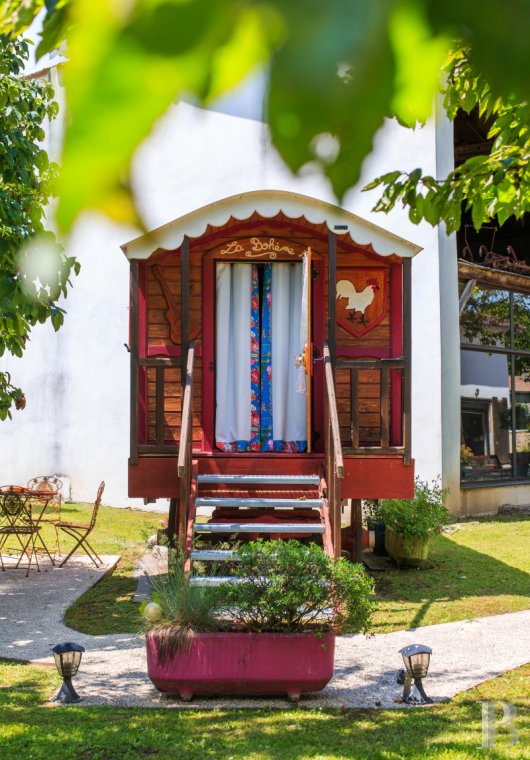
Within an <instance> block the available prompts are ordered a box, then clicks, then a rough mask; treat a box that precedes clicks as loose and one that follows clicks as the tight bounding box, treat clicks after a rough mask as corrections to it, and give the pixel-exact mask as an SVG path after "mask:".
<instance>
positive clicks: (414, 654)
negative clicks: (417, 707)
mask: <svg viewBox="0 0 530 760" xmlns="http://www.w3.org/2000/svg"><path fill="white" fill-rule="evenodd" d="M399 652H400V654H401V656H402V657H403V662H404V663H405V670H404V671H400V675H399V676H398V683H400V684H403V701H404V702H408V703H409V704H431V703H432V699H430V698H429V697H428V696H427V695H426V694H425V691H424V689H423V684H422V679H423V678H425V676H426V675H427V672H428V670H429V662H430V659H431V654H432V649H431V648H430V647H426V646H424V645H423V644H411V645H410V646H407V647H403V649H400V650H399ZM412 681H414V688H412Z"/></svg>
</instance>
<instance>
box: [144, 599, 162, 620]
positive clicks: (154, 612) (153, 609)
mask: <svg viewBox="0 0 530 760" xmlns="http://www.w3.org/2000/svg"><path fill="white" fill-rule="evenodd" d="M161 617H162V607H161V606H160V605H159V604H157V603H156V602H149V604H147V605H146V607H145V609H144V618H145V619H146V620H149V622H150V623H156V621H157V620H160V618H161Z"/></svg>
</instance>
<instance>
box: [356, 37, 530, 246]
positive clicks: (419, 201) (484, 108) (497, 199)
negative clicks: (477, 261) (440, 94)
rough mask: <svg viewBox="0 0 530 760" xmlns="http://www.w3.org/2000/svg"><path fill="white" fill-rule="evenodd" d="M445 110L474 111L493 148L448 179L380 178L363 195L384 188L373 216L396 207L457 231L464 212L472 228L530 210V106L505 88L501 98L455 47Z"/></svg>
mask: <svg viewBox="0 0 530 760" xmlns="http://www.w3.org/2000/svg"><path fill="white" fill-rule="evenodd" d="M444 72H445V76H446V85H445V87H444V108H445V110H446V113H447V115H448V117H449V118H450V119H451V120H453V119H454V118H455V117H456V115H457V113H458V111H459V110H460V109H461V110H462V111H465V113H467V114H469V113H471V111H473V109H477V110H478V113H479V114H480V116H481V118H482V120H483V121H484V123H485V124H487V125H489V132H488V139H489V140H491V141H492V144H491V148H490V149H489V150H488V151H487V152H486V153H485V155H478V156H473V157H471V158H468V159H467V160H466V161H464V162H463V163H461V164H460V165H459V166H457V167H456V168H455V169H454V171H452V172H450V173H449V175H448V176H447V177H446V178H437V177H432V176H430V175H428V174H424V172H423V170H422V169H421V168H417V169H414V170H413V171H411V172H405V171H400V170H395V171H392V172H388V173H387V174H384V175H382V176H381V177H378V178H377V179H375V180H374V181H373V182H371V183H370V184H369V185H367V186H366V187H365V188H364V190H373V189H375V188H378V187H382V188H383V194H382V197H381V199H380V200H379V201H378V202H377V204H376V205H375V208H374V210H375V211H383V212H385V213H387V212H388V211H390V210H391V209H392V208H394V207H395V206H397V205H398V204H402V205H403V206H406V207H408V209H409V217H410V220H411V221H412V222H413V223H414V224H418V223H419V222H421V221H422V220H425V221H427V222H429V223H430V224H431V225H433V226H434V225H437V224H439V223H440V222H445V226H446V229H447V232H448V233H451V232H456V231H457V230H458V229H459V228H460V226H461V223H462V213H463V211H466V210H467V211H470V212H471V218H472V221H473V225H474V227H475V229H476V230H477V231H478V230H479V229H480V227H481V226H482V225H483V224H485V223H487V222H489V221H491V220H492V219H496V220H497V222H498V224H499V225H500V226H502V225H503V224H504V222H505V221H506V220H507V219H508V218H509V217H510V216H514V217H515V218H516V219H520V218H521V217H522V215H523V214H525V213H526V212H528V211H530V107H529V105H528V100H527V99H524V100H523V99H521V97H520V95H519V96H517V95H514V94H513V90H512V88H511V87H510V86H509V83H508V82H507V83H506V87H505V88H504V90H503V91H502V92H501V94H500V95H499V92H498V91H496V90H494V89H493V88H492V87H491V83H490V81H488V79H487V78H486V77H485V76H484V72H483V71H481V70H480V68H477V66H476V65H475V63H474V61H473V54H472V51H471V49H469V48H457V49H456V50H455V51H454V52H453V54H452V55H451V56H450V57H449V59H448V62H447V64H446V66H445V69H444Z"/></svg>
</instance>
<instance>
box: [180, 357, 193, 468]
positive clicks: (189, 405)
mask: <svg viewBox="0 0 530 760" xmlns="http://www.w3.org/2000/svg"><path fill="white" fill-rule="evenodd" d="M194 360H195V344H194V343H190V347H189V349H188V356H187V360H186V384H185V386H184V395H183V399H182V417H181V423H180V424H181V428H180V446H179V456H178V463H177V474H178V476H179V478H183V477H184V476H185V475H186V469H187V467H186V465H187V464H188V461H189V460H191V448H192V439H193V435H192V421H193V399H192V389H193V364H194Z"/></svg>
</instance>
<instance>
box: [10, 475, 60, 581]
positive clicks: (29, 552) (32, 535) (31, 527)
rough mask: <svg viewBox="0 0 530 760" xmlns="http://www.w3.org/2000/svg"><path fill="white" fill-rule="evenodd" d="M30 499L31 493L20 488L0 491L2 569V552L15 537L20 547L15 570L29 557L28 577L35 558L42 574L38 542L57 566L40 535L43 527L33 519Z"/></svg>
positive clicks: (38, 569)
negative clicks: (24, 558) (10, 539)
mask: <svg viewBox="0 0 530 760" xmlns="http://www.w3.org/2000/svg"><path fill="white" fill-rule="evenodd" d="M30 499H31V492H29V491H27V490H26V489H24V488H21V487H19V486H7V487H5V486H4V487H2V488H1V489H0V567H1V568H2V570H5V566H4V560H3V558H2V553H1V552H2V549H3V548H4V546H5V544H6V542H7V541H8V540H9V538H10V537H11V536H14V537H16V539H17V541H18V543H19V546H20V556H19V558H18V562H17V564H16V565H15V569H17V568H18V567H19V565H20V563H21V562H22V559H23V557H24V556H25V557H27V560H28V568H27V571H26V577H27V576H28V575H29V571H30V568H31V563H32V560H33V558H35V564H36V566H37V571H39V572H40V567H39V558H38V555H37V541H38V542H39V543H40V547H39V548H42V549H44V551H45V553H46V554H47V555H48V558H49V559H50V561H51V563H52V565H54V564H55V562H54V560H53V557H52V556H51V554H50V552H49V551H48V548H47V546H46V544H45V543H44V541H43V539H42V536H41V534H40V530H41V526H40V525H39V522H38V520H37V521H36V520H34V519H33V516H32V513H31V502H30Z"/></svg>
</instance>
